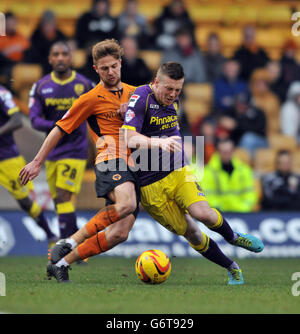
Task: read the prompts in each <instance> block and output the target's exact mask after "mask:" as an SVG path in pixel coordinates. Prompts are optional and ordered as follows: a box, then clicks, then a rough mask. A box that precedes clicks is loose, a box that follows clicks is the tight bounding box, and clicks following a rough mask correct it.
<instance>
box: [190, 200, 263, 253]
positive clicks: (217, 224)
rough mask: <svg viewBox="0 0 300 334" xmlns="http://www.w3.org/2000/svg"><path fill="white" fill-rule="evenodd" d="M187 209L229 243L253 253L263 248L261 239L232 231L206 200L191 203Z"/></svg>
mask: <svg viewBox="0 0 300 334" xmlns="http://www.w3.org/2000/svg"><path fill="white" fill-rule="evenodd" d="M188 211H189V213H190V215H191V216H192V217H194V218H195V219H197V220H199V221H201V222H202V223H204V224H205V225H206V226H207V227H208V228H209V229H211V230H213V231H214V232H217V233H219V234H221V235H222V236H223V237H224V239H225V240H226V241H227V242H229V243H230V244H232V245H235V246H239V247H242V248H245V249H247V250H249V251H251V252H255V253H259V252H261V251H262V250H263V248H264V244H263V242H262V241H261V240H259V239H258V238H256V237H255V236H252V235H249V234H242V233H239V232H234V231H233V230H232V228H231V227H230V225H229V223H228V222H227V220H226V219H225V218H224V217H223V216H222V215H221V213H220V212H219V211H218V210H217V209H213V208H211V207H210V206H209V204H208V203H207V202H206V201H199V202H196V203H193V204H191V205H190V206H189V208H188Z"/></svg>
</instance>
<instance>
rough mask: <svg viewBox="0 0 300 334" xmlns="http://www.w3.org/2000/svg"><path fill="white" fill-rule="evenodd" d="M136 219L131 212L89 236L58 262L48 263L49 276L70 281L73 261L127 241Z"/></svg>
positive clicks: (102, 251)
mask: <svg viewBox="0 0 300 334" xmlns="http://www.w3.org/2000/svg"><path fill="white" fill-rule="evenodd" d="M134 221H135V217H134V215H132V214H130V215H129V216H127V217H126V218H123V219H121V220H119V221H118V222H116V223H114V224H112V225H111V226H109V227H108V228H107V229H106V230H105V231H101V232H98V233H97V234H96V235H94V236H92V237H91V238H88V239H87V240H86V241H85V242H83V243H82V244H80V245H79V246H78V247H76V248H75V249H73V250H72V251H71V253H69V254H67V255H66V256H65V257H64V258H62V259H61V260H59V261H58V262H57V263H56V264H52V263H51V262H50V263H48V265H47V275H48V278H49V279H50V278H51V277H55V278H56V279H57V281H58V282H69V275H68V269H69V267H70V265H71V264H72V263H74V262H77V261H79V260H84V259H87V258H89V257H91V256H94V255H97V254H100V253H104V252H106V251H108V250H109V249H111V248H113V247H115V246H116V245H118V244H119V243H121V242H124V241H126V240H127V238H128V234H129V232H130V230H131V229H132V226H133V224H134Z"/></svg>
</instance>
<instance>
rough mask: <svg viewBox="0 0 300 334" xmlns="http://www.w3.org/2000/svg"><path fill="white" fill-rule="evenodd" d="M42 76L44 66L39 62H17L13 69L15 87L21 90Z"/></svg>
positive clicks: (16, 89)
mask: <svg viewBox="0 0 300 334" xmlns="http://www.w3.org/2000/svg"><path fill="white" fill-rule="evenodd" d="M41 76H42V67H41V66H40V65H39V64H23V63H20V64H17V65H15V66H14V68H13V71H12V82H13V89H14V90H15V91H19V90H20V89H22V88H24V87H28V86H32V84H33V83H34V82H35V81H37V80H39V79H40V78H41Z"/></svg>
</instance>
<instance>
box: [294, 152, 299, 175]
mask: <svg viewBox="0 0 300 334" xmlns="http://www.w3.org/2000/svg"><path fill="white" fill-rule="evenodd" d="M293 171H294V172H295V173H299V174H300V149H298V150H296V151H295V152H293Z"/></svg>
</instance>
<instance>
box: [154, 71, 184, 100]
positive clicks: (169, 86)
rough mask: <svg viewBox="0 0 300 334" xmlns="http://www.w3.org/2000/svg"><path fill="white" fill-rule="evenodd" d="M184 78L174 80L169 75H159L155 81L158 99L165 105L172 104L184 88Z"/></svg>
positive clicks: (155, 91)
mask: <svg viewBox="0 0 300 334" xmlns="http://www.w3.org/2000/svg"><path fill="white" fill-rule="evenodd" d="M183 82H184V78H182V79H179V80H174V79H171V78H170V77H168V76H167V75H158V76H157V77H156V78H155V79H154V81H153V90H154V94H155V97H156V99H157V100H158V101H159V102H160V103H161V104H164V105H167V106H169V105H171V104H172V103H173V102H174V101H175V100H176V99H177V97H178V95H179V94H180V92H181V90H182V86H183Z"/></svg>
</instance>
